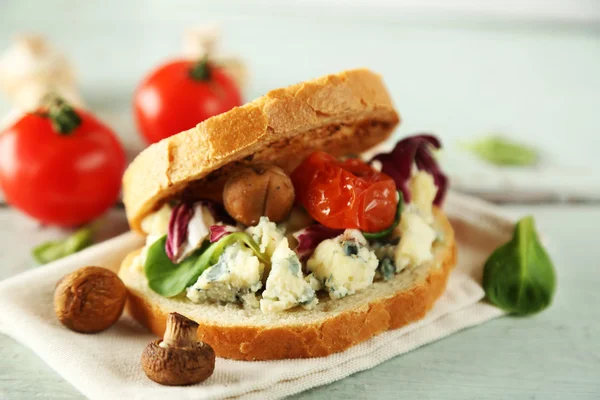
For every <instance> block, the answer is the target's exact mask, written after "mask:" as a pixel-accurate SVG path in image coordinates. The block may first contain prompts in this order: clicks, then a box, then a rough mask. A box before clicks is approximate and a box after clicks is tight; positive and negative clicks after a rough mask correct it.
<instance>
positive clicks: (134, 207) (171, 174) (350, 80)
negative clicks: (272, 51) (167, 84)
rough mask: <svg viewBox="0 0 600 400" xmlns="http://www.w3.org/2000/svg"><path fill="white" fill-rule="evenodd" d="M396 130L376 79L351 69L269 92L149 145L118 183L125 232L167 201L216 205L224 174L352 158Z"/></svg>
mask: <svg viewBox="0 0 600 400" xmlns="http://www.w3.org/2000/svg"><path fill="white" fill-rule="evenodd" d="M398 122H399V116H398V114H397V113H396V111H395V110H394V107H393V105H392V101H391V99H390V96H389V94H388V92H387V90H386V88H385V86H384V84H383V81H382V80H381V77H380V76H379V75H377V74H375V73H373V72H371V71H369V70H366V69H358V70H351V71H344V72H341V73H339V74H334V75H327V76H324V77H322V78H319V79H315V80H312V81H308V82H303V83H299V84H297V85H293V86H290V87H288V88H285V89H278V90H273V91H271V92H269V93H267V94H266V95H265V96H263V97H260V98H258V99H256V100H254V101H252V102H251V103H248V104H246V105H244V106H242V107H237V108H234V109H233V110H231V111H229V112H226V113H223V114H220V115H217V116H215V117H212V118H210V119H208V120H206V121H204V122H202V123H200V124H198V125H197V126H196V127H195V128H192V129H190V130H188V131H185V132H181V133H179V134H177V135H175V136H172V137H170V138H168V139H165V140H162V141H160V142H159V143H156V144H153V145H152V146H150V147H149V148H147V149H146V150H144V151H143V152H142V153H140V155H139V156H138V157H137V158H136V159H135V160H134V161H133V162H132V163H131V165H130V166H129V168H128V169H127V171H126V172H125V176H124V178H123V202H124V203H125V208H126V211H127V218H128V219H129V223H130V225H131V228H132V229H134V230H137V231H141V228H140V223H141V221H142V219H143V218H144V217H145V216H146V215H147V214H148V213H150V212H152V211H153V210H155V209H157V208H158V207H160V206H161V205H162V203H164V202H165V201H167V200H168V199H170V198H172V197H174V196H184V197H186V196H190V197H192V198H200V197H202V198H212V199H215V200H220V198H221V195H222V192H223V185H224V184H225V181H226V179H227V176H228V173H229V171H231V170H232V169H233V168H235V167H236V166H237V165H239V164H251V163H260V162H267V163H271V164H276V165H278V166H280V167H282V168H283V169H284V170H285V171H286V172H287V173H289V172H291V171H292V170H293V169H294V168H295V167H296V166H298V165H299V164H300V162H302V160H303V159H304V158H305V157H306V156H307V155H308V154H310V153H311V152H312V151H314V150H323V151H326V152H328V153H330V154H332V155H334V156H341V155H346V154H360V153H362V152H364V151H365V150H367V149H369V148H371V147H373V146H374V145H376V144H378V143H380V142H382V141H383V140H385V139H387V137H388V136H389V135H390V133H391V132H392V130H393V129H394V128H395V126H396V125H397V124H398Z"/></svg>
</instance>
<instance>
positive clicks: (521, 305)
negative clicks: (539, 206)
mask: <svg viewBox="0 0 600 400" xmlns="http://www.w3.org/2000/svg"><path fill="white" fill-rule="evenodd" d="M483 288H484V290H485V293H486V296H487V298H488V299H489V301H490V302H491V303H493V304H495V305H496V306H498V307H500V308H501V309H503V310H505V311H508V312H510V313H513V314H519V315H527V314H534V313H537V312H539V311H542V310H543V309H545V308H546V307H548V306H549V305H550V303H551V302H552V297H553V296H554V291H555V289H556V276H555V272H554V267H553V265H552V261H551V260H550V257H549V256H548V254H547V253H546V250H544V248H543V247H542V245H541V244H540V242H539V239H538V236H537V233H536V231H535V225H534V220H533V217H526V218H523V219H522V220H520V221H519V222H517V224H516V226H515V230H514V234H513V238H512V239H511V240H510V241H509V242H508V243H506V244H504V245H502V246H500V247H499V248H498V249H496V250H495V251H494V252H493V253H492V255H491V256H490V257H489V258H488V260H487V261H486V263H485V265H484V271H483Z"/></svg>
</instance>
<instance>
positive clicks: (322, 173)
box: [292, 152, 398, 232]
mask: <svg viewBox="0 0 600 400" xmlns="http://www.w3.org/2000/svg"><path fill="white" fill-rule="evenodd" d="M292 182H293V183H294V189H295V191H296V201H297V202H299V203H300V204H302V205H303V206H304V208H306V211H308V213H309V214H310V215H311V216H312V217H313V218H314V219H315V220H317V221H318V222H320V223H321V224H323V225H325V226H327V227H329V228H335V229H351V228H353V229H360V230H362V231H364V232H378V231H380V230H383V229H386V228H388V227H390V226H391V225H392V223H393V222H394V217H395V215H396V208H397V205H398V198H397V194H396V184H395V183H394V180H393V179H392V178H390V177H389V176H387V175H386V174H384V173H381V172H377V171H375V170H374V169H373V168H371V167H370V166H369V165H368V164H367V163H365V162H363V161H361V160H358V159H349V160H346V161H343V162H342V161H338V160H336V159H335V158H334V157H332V156H330V155H329V154H327V153H323V152H315V153H312V154H311V155H310V156H309V157H308V158H307V159H306V160H304V161H303V162H302V164H300V166H298V168H296V170H294V172H293V173H292Z"/></svg>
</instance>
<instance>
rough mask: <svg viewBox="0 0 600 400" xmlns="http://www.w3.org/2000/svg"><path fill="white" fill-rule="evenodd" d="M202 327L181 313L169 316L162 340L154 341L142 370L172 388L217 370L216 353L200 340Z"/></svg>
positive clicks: (147, 349) (143, 355)
mask: <svg viewBox="0 0 600 400" xmlns="http://www.w3.org/2000/svg"><path fill="white" fill-rule="evenodd" d="M197 331H198V324H197V323H196V322H194V321H192V320H191V319H189V318H186V317H184V316H183V315H181V314H178V313H171V314H169V316H168V317H167V329H166V330H165V335H164V338H163V339H162V340H160V339H159V340H155V341H153V342H150V343H149V344H148V346H146V348H145V349H144V352H143V353H142V360H141V361H142V369H143V370H144V372H145V373H146V375H147V376H148V378H150V379H152V380H153V381H154V382H157V383H160V384H161V385H168V386H183V385H193V384H195V383H200V382H203V381H205V380H206V379H208V378H209V377H210V376H211V375H212V373H213V371H214V370H215V352H214V350H213V349H212V347H210V345H208V344H206V343H204V342H199V341H198V340H197V338H196V333H197Z"/></svg>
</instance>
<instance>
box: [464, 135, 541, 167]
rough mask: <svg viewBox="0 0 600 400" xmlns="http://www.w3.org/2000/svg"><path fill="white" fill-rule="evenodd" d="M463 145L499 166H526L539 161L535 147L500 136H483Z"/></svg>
mask: <svg viewBox="0 0 600 400" xmlns="http://www.w3.org/2000/svg"><path fill="white" fill-rule="evenodd" d="M463 147H464V148H465V149H467V150H469V151H471V152H472V153H474V154H475V155H477V156H478V157H479V158H481V159H482V160H484V161H487V162H489V163H492V164H494V165H499V166H504V165H509V166H521V167H526V166H530V165H534V164H536V163H537V161H538V152H537V151H536V150H535V149H533V148H531V147H529V146H525V145H522V144H520V143H516V142H513V141H511V140H509V139H506V138H503V137H499V136H490V137H487V138H483V139H480V140H477V141H475V142H473V143H469V144H464V145H463Z"/></svg>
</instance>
